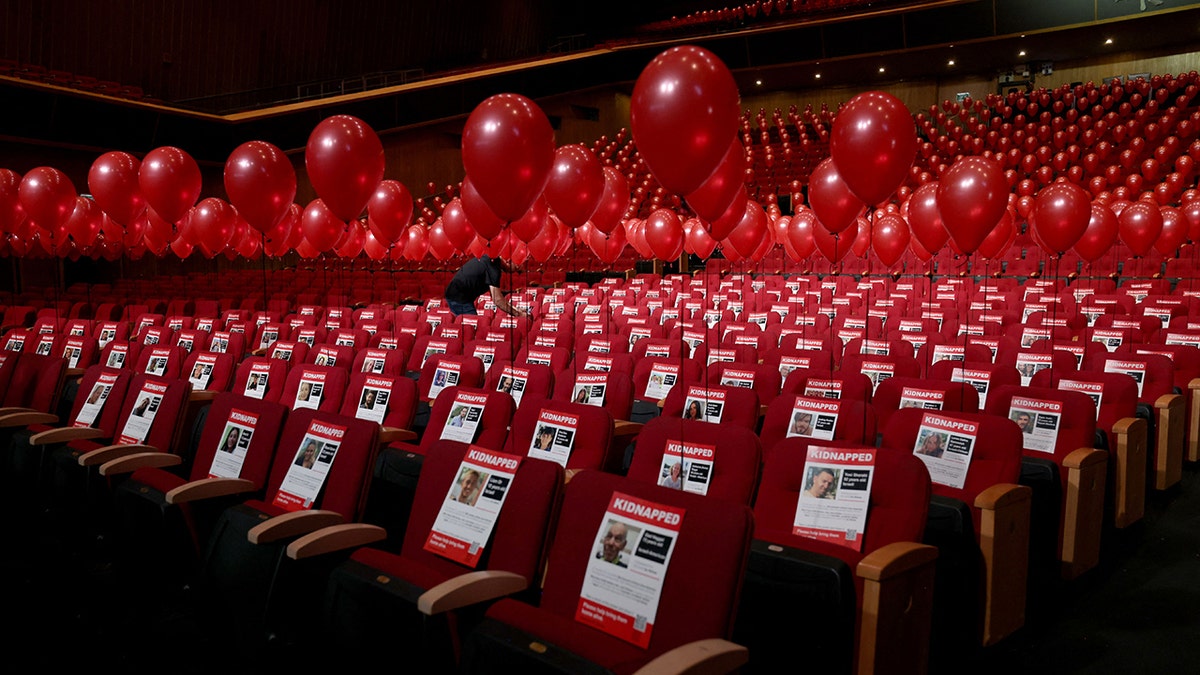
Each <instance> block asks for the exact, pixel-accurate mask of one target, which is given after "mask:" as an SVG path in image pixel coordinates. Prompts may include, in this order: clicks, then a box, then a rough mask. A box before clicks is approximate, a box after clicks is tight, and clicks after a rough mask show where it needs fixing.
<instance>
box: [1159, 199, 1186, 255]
mask: <svg viewBox="0 0 1200 675" xmlns="http://www.w3.org/2000/svg"><path fill="white" fill-rule="evenodd" d="M1159 210H1160V211H1161V212H1162V221H1163V226H1162V232H1160V233H1159V235H1158V239H1156V240H1155V241H1154V249H1155V250H1157V251H1158V252H1159V253H1161V254H1163V255H1165V256H1173V255H1175V254H1176V253H1178V252H1179V247H1180V246H1183V242H1185V241H1187V235H1188V228H1187V221H1185V220H1184V219H1183V216H1182V215H1181V214H1180V212H1179V209H1177V208H1175V207H1174V206H1162V207H1159Z"/></svg>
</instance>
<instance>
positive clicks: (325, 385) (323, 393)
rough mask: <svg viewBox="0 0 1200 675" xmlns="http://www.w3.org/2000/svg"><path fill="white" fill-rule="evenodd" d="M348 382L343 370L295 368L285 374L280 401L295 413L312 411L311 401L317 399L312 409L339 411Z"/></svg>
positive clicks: (306, 365) (326, 367)
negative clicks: (318, 389) (301, 409)
mask: <svg viewBox="0 0 1200 675" xmlns="http://www.w3.org/2000/svg"><path fill="white" fill-rule="evenodd" d="M348 379H349V375H348V374H347V373H346V369H345V368H338V367H336V366H314V365H309V364H305V365H301V366H296V367H295V368H292V369H291V370H289V371H288V375H287V379H286V380H285V381H284V385H283V393H282V395H281V396H280V397H279V400H280V401H281V402H283V404H284V405H286V406H288V407H290V408H291V409H292V410H297V409H299V408H305V407H307V408H311V407H314V406H313V403H314V401H313V399H317V400H316V401H315V403H316V406H315V407H317V408H318V409H319V410H321V411H322V412H335V411H337V410H338V409H340V408H341V407H342V400H343V399H344V398H345V395H346V381H347V380H348ZM306 385H307V386H306ZM318 385H320V391H319V392H318V391H317V388H318ZM306 389H307V392H306V391H305V390H306Z"/></svg>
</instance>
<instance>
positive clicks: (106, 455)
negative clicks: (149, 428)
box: [78, 443, 158, 466]
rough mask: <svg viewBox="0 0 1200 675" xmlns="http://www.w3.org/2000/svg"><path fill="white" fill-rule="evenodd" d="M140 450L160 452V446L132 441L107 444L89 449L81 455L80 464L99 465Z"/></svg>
mask: <svg viewBox="0 0 1200 675" xmlns="http://www.w3.org/2000/svg"><path fill="white" fill-rule="evenodd" d="M138 452H158V448H154V447H151V446H149V445H140V444H137V443H130V444H128V445H106V446H104V447H102V448H96V449H95V450H89V451H88V452H85V453H83V454H82V455H80V456H79V460H78V461H79V466H98V465H100V464H103V463H105V462H109V461H112V460H114V459H119V458H121V457H124V456H126V455H132V454H134V453H138Z"/></svg>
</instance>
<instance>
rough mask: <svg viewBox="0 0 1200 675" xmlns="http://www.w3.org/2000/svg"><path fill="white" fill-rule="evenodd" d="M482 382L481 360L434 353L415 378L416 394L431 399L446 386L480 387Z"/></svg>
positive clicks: (459, 355) (461, 355)
mask: <svg viewBox="0 0 1200 675" xmlns="http://www.w3.org/2000/svg"><path fill="white" fill-rule="evenodd" d="M489 372H491V371H489ZM483 384H484V376H483V362H482V361H481V360H479V359H478V358H477V357H474V356H466V355H463V354H456V355H452V356H440V355H436V356H431V357H430V358H429V360H428V361H426V362H425V366H424V367H423V368H422V369H421V374H420V376H419V377H418V378H417V394H418V395H419V396H420V397H421V398H422V399H426V400H432V399H436V398H437V397H438V396H439V395H440V393H441V391H442V390H443V389H445V388H446V387H451V386H460V387H482V386H483Z"/></svg>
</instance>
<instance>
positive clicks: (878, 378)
mask: <svg viewBox="0 0 1200 675" xmlns="http://www.w3.org/2000/svg"><path fill="white" fill-rule="evenodd" d="M862 374H863V375H866V376H867V377H868V378H870V380H871V391H875V390H876V389H878V388H879V383H880V382H883V381H884V380H886V379H889V378H891V377H892V376H894V375H895V374H896V364H894V363H884V362H882V361H863V362H862Z"/></svg>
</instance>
